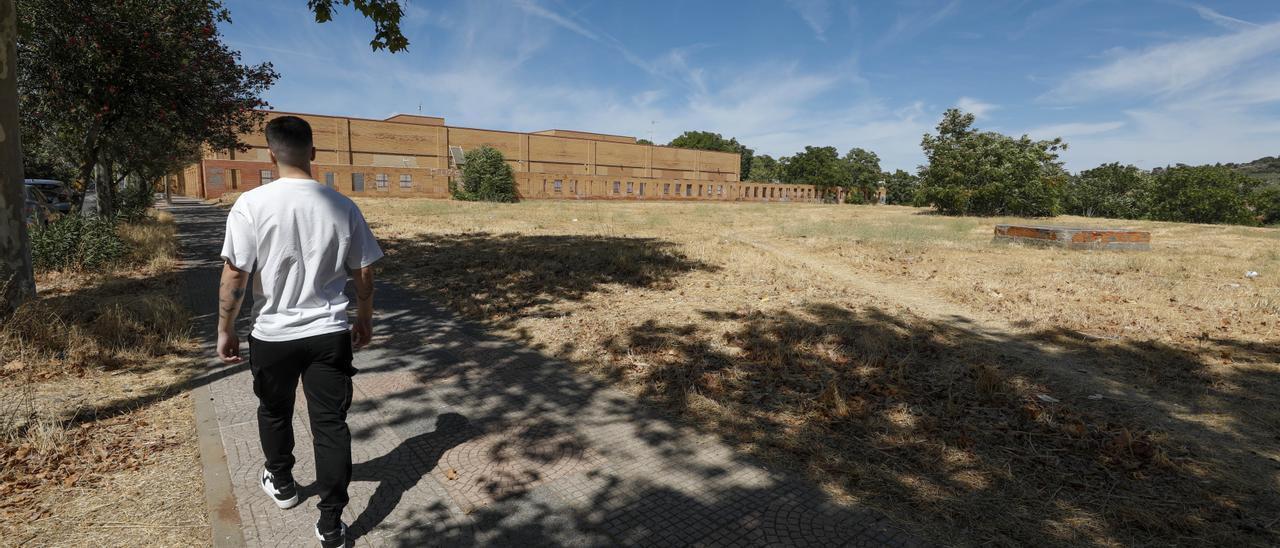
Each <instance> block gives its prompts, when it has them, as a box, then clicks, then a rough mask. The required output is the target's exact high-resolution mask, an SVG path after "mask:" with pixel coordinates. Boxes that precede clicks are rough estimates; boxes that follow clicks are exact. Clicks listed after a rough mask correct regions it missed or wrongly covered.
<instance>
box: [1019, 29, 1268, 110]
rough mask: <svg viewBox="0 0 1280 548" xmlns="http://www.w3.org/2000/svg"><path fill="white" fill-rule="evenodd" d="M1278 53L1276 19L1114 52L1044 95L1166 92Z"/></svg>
mask: <svg viewBox="0 0 1280 548" xmlns="http://www.w3.org/2000/svg"><path fill="white" fill-rule="evenodd" d="M1278 51H1280V22H1275V23H1270V24H1267V25H1261V26H1256V27H1250V28H1247V29H1243V30H1239V31H1236V32H1233V33H1230V34H1227V35H1223V36H1213V37H1209V38H1194V39H1188V40H1183V41H1178V42H1171V43H1167V44H1163V45H1159V46H1155V47H1152V48H1149V49H1146V50H1142V51H1123V50H1122V51H1118V52H1116V53H1113V54H1112V59H1111V60H1110V61H1109V62H1107V63H1106V64H1104V65H1102V66H1100V67H1095V68H1090V69H1086V70H1082V71H1079V72H1076V73H1074V74H1071V75H1069V76H1068V77H1067V78H1066V79H1065V80H1064V81H1063V82H1062V83H1061V84H1059V85H1058V86H1057V87H1055V88H1054V89H1053V90H1052V91H1050V92H1049V93H1048V94H1046V95H1045V96H1044V97H1043V99H1045V100H1048V101H1053V102H1071V101H1079V100H1088V99H1095V98H1099V97H1104V96H1111V95H1115V94H1123V95H1131V96H1170V95H1173V94H1178V93H1184V92H1187V91H1190V90H1195V89H1197V88H1200V87H1202V86H1204V85H1206V84H1209V83H1212V82H1215V81H1219V80H1220V79H1222V78H1225V77H1228V76H1231V75H1233V74H1236V73H1237V72H1238V71H1241V70H1243V69H1245V68H1246V67H1248V66H1249V65H1250V63H1251V62H1254V61H1258V60H1263V59H1266V58H1268V57H1270V56H1272V55H1273V54H1275V53H1276V52H1278Z"/></svg>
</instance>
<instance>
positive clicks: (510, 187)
mask: <svg viewBox="0 0 1280 548" xmlns="http://www.w3.org/2000/svg"><path fill="white" fill-rule="evenodd" d="M452 190H453V197H454V198H457V199H459V200H468V201H481V202H514V201H516V198H517V196H516V176H515V173H514V172H513V171H512V170H511V166H510V165H508V164H507V161H506V159H505V158H503V157H502V152H501V151H499V150H498V149H496V148H493V147H489V146H482V147H479V148H473V149H471V150H468V151H467V152H466V154H464V155H463V164H462V186H461V188H459V187H457V186H456V185H455V186H454V188H453V189H452Z"/></svg>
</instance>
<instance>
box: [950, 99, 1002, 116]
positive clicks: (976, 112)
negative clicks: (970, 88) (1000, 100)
mask: <svg viewBox="0 0 1280 548" xmlns="http://www.w3.org/2000/svg"><path fill="white" fill-rule="evenodd" d="M956 108H958V109H960V110H963V111H965V112H971V113H973V116H974V117H975V118H978V119H982V118H986V117H987V114H990V113H991V111H993V110H996V109H999V108H1000V105H995V104H992V103H987V102H983V101H979V100H977V99H974V98H972V97H961V98H959V99H957V100H956Z"/></svg>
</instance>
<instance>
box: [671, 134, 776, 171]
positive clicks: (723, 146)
mask: <svg viewBox="0 0 1280 548" xmlns="http://www.w3.org/2000/svg"><path fill="white" fill-rule="evenodd" d="M667 146H672V147H677V148H695V149H698V150H716V151H720V152H736V153H738V154H739V155H740V161H741V162H742V164H741V165H740V166H739V172H738V176H739V178H740V179H741V180H743V181H747V180H749V178H750V177H751V157H752V156H754V154H755V151H753V150H751V149H749V148H747V147H746V146H745V145H743V144H741V143H739V142H738V140H737V139H733V138H730V139H725V138H724V137H722V136H721V135H720V134H719V133H712V132H710V131H686V132H684V133H681V134H680V136H679V137H676V138H675V139H672V140H671V142H670V143H667Z"/></svg>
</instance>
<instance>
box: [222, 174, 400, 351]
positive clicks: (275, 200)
mask: <svg viewBox="0 0 1280 548" xmlns="http://www.w3.org/2000/svg"><path fill="white" fill-rule="evenodd" d="M381 257H382V249H380V248H379V247H378V241H377V240H375V239H374V238H373V232H371V231H370V230H369V225H368V224H367V223H365V221H364V215H362V214H361V213H360V208H358V207H356V204H355V203H353V202H352V201H351V199H350V198H347V197H346V196H343V195H342V194H339V193H338V192H337V191H335V190H333V189H331V188H328V187H326V186H324V185H322V184H320V183H317V182H316V181H313V180H311V179H287V178H286V179H276V180H275V181H272V182H271V183H269V184H266V185H263V186H261V187H258V188H255V189H253V190H250V191H248V192H246V193H244V194H243V195H241V196H240V198H239V199H238V200H236V203H235V205H234V206H233V207H232V208H231V213H230V214H229V215H227V236H226V240H225V241H224V242H223V244H222V258H223V259H225V260H226V261H227V262H229V263H231V265H232V266H234V267H236V268H238V269H240V270H244V271H246V272H247V271H250V270H253V337H254V338H255V339H259V340H263V341H291V340H294V339H301V338H304V337H311V336H314V335H324V334H327V333H336V332H339V331H344V330H346V329H349V326H348V324H347V301H348V299H347V296H346V295H345V294H343V292H342V290H343V288H344V287H345V286H346V283H347V278H348V273H349V272H351V271H355V270H358V269H360V268H364V267H366V266H369V265H371V264H373V262H374V261H377V260H378V259H379V258H381ZM255 265H256V266H255Z"/></svg>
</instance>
